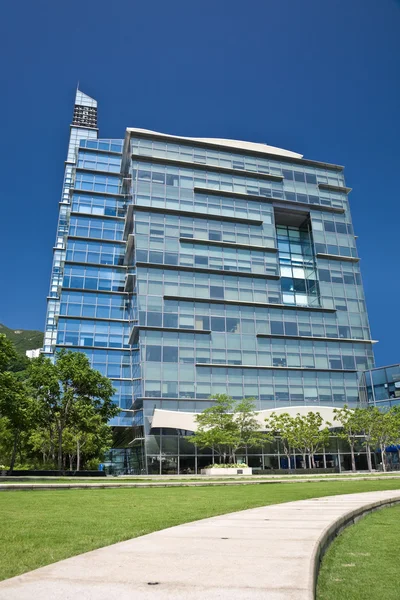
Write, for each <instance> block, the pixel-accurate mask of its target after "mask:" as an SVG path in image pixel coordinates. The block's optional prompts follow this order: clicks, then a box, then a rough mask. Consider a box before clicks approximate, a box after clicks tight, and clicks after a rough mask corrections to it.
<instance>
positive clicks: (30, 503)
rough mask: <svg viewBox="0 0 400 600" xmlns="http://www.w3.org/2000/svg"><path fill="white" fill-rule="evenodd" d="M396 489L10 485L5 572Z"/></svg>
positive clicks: (378, 485)
mask: <svg viewBox="0 0 400 600" xmlns="http://www.w3.org/2000/svg"><path fill="white" fill-rule="evenodd" d="M389 489H400V481H396V480H384V481H373V480H371V481H354V480H351V479H349V480H347V481H340V482H338V481H329V480H327V481H323V482H315V483H314V482H312V483H293V484H292V485H287V484H282V483H277V484H274V485H255V486H247V485H243V486H235V487H231V486H229V487H223V486H221V487H220V486H217V487H201V488H188V487H178V488H143V489H138V488H131V489H108V490H107V489H101V490H54V491H32V492H29V491H28V492H19V491H12V492H3V493H0V515H1V526H0V548H1V552H0V579H5V578H7V577H12V576H13V575H17V574H20V573H23V572H25V571H29V570H31V569H35V568H37V567H41V566H44V565H46V564H49V563H51V562H55V561H57V560H61V559H63V558H67V557H69V556H73V555H75V554H80V553H82V552H86V551H88V550H93V549H94V548H99V547H101V546H106V545H108V544H112V543H115V542H120V541H122V540H126V539H129V538H132V537H136V536H139V535H143V534H145V533H150V532H151V531H155V530H158V529H164V528H165V527H171V526H173V525H178V524H180V523H186V522H188V521H194V520H196V519H202V518H205V517H211V516H213V515H220V514H224V513H228V512H232V511H237V510H244V509H247V508H253V507H256V506H263V505H267V504H274V503H279V502H288V501H291V500H302V499H305V498H313V497H318V496H330V495H335V494H345V493H355V492H367V491H374V490H389ZM393 552H394V551H393ZM364 600H365V598H364ZM385 600H387V599H385Z"/></svg>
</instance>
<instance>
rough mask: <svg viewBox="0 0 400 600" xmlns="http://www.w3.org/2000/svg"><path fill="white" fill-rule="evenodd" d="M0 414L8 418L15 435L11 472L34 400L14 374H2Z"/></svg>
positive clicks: (0, 377)
mask: <svg viewBox="0 0 400 600" xmlns="http://www.w3.org/2000/svg"><path fill="white" fill-rule="evenodd" d="M0 416H1V417H5V418H6V419H7V423H8V426H9V429H10V431H11V433H12V437H13V448H12V453H11V459H10V472H12V471H13V469H14V465H15V459H16V456H17V450H18V444H19V441H20V437H21V433H22V432H23V431H24V430H25V429H27V427H28V426H29V423H30V420H31V418H32V402H31V399H30V398H29V397H28V396H27V392H26V390H25V388H24V386H23V385H22V383H20V382H19V381H18V380H17V379H16V378H15V377H14V375H13V373H1V374H0Z"/></svg>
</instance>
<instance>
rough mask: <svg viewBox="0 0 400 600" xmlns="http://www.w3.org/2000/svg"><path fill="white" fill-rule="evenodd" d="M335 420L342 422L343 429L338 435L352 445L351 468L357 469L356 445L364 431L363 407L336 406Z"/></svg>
mask: <svg viewBox="0 0 400 600" xmlns="http://www.w3.org/2000/svg"><path fill="white" fill-rule="evenodd" d="M333 414H334V415H335V420H336V421H337V422H338V423H339V424H340V426H341V431H339V432H338V433H337V434H336V435H337V437H338V438H340V439H342V440H345V441H346V442H347V443H348V444H349V446H350V453H351V470H352V471H353V473H355V471H356V459H355V446H356V443H357V441H358V439H359V437H360V434H361V433H362V428H363V420H362V417H363V409H362V408H355V409H354V410H351V409H350V408H349V407H348V406H347V404H345V405H344V406H343V408H335V409H334V411H333Z"/></svg>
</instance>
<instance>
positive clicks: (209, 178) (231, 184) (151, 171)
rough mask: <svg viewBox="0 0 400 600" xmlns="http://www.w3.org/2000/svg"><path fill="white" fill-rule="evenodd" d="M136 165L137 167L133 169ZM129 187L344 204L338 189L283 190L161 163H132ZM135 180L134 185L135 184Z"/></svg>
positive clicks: (277, 185)
mask: <svg viewBox="0 0 400 600" xmlns="http://www.w3.org/2000/svg"><path fill="white" fill-rule="evenodd" d="M136 167H137V168H136ZM132 182H133V190H134V191H138V192H139V193H144V192H145V191H148V192H149V191H150V190H152V192H153V193H154V194H155V195H157V196H159V195H160V194H161V195H165V193H166V189H163V188H164V186H166V188H168V187H174V188H177V189H178V188H179V189H184V190H193V189H194V188H195V187H203V188H211V189H213V190H220V191H221V192H224V193H225V194H229V192H235V193H240V194H249V195H252V196H254V195H255V196H261V197H266V198H277V199H282V200H285V199H286V200H289V201H290V202H302V203H307V204H310V205H312V204H316V205H321V206H334V207H338V208H343V207H344V206H345V205H346V196H345V194H343V193H341V192H326V191H322V190H318V189H315V191H314V193H311V194H310V193H309V191H308V189H307V188H306V187H305V186H304V190H302V192H296V191H290V190H289V189H286V190H284V187H283V184H282V183H278V182H275V183H274V182H269V181H260V180H257V179H252V178H250V177H235V176H233V175H225V174H220V173H211V172H206V171H196V170H193V169H184V168H178V167H171V166H163V165H156V164H154V165H149V164H147V163H143V164H141V163H140V162H138V163H133V169H132ZM135 182H137V185H135Z"/></svg>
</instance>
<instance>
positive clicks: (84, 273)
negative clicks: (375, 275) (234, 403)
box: [44, 91, 374, 473]
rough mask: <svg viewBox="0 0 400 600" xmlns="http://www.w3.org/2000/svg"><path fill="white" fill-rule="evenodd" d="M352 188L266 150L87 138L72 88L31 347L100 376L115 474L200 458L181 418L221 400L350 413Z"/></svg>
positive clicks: (259, 457) (369, 354)
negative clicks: (105, 385) (42, 310)
mask: <svg viewBox="0 0 400 600" xmlns="http://www.w3.org/2000/svg"><path fill="white" fill-rule="evenodd" d="M350 191H351V190H350V188H348V187H347V186H346V183H345V180H344V174H343V167H341V166H339V165H333V164H327V163H325V162H319V161H314V160H308V159H305V158H304V157H303V156H302V155H301V154H298V153H296V152H292V151H288V150H283V149H281V148H276V147H272V146H268V145H266V144H260V143H251V142H242V141H235V140H227V139H214V138H210V139H205V138H187V137H180V136H174V135H167V134H163V133H159V132H154V131H148V130H144V129H138V128H127V129H126V132H125V137H124V139H117V140H105V139H99V138H98V129H97V103H96V101H95V100H93V99H92V98H89V97H88V96H86V95H85V94H83V93H82V92H80V91H78V92H77V94H76V100H75V108H74V117H73V122H72V124H71V138H70V143H69V148H68V155H67V161H66V168H65V179H64V184H63V192H62V198H61V202H60V218H59V223H58V230H57V239H56V244H55V247H54V264H53V271H52V277H51V286H50V292H49V298H48V312H47V322H46V333H45V345H44V351H45V353H46V354H48V355H49V356H52V355H53V354H54V352H56V351H57V350H58V349H60V348H65V347H66V348H69V349H71V350H77V351H81V352H85V354H87V356H88V357H89V359H90V361H91V364H92V366H93V367H95V368H96V369H98V370H100V371H101V372H102V373H104V374H105V375H107V376H108V377H110V378H111V379H112V381H113V385H114V387H115V388H116V390H117V391H116V395H115V401H116V402H117V404H118V405H119V406H120V408H121V413H120V415H119V416H118V417H117V418H116V419H114V421H113V422H112V425H113V427H114V431H115V449H114V450H113V451H112V453H111V457H110V460H111V461H112V462H113V463H115V464H117V463H118V464H119V465H120V468H122V469H125V470H132V471H134V472H151V473H160V472H188V471H189V470H190V471H192V472H195V471H196V470H197V469H198V468H199V467H200V466H203V465H205V464H208V463H210V462H211V461H212V456H210V455H209V454H207V453H204V452H202V453H200V451H199V452H197V451H196V450H195V449H194V447H193V445H191V444H190V443H189V442H188V441H187V439H186V436H187V434H188V433H190V430H188V429H184V428H182V427H185V425H184V423H185V420H184V419H183V421H182V417H183V415H182V413H196V412H199V411H201V410H203V409H204V408H205V407H207V406H210V402H212V401H211V400H210V396H212V395H214V394H217V393H228V394H229V395H231V396H232V397H234V398H242V397H244V396H251V397H254V398H255V399H256V404H257V409H258V410H260V411H264V410H268V409H272V408H276V409H282V408H285V409H288V410H291V411H294V412H298V411H299V410H303V409H304V408H305V407H315V408H318V407H331V408H332V407H339V406H342V405H343V404H345V403H347V404H348V405H350V406H354V405H355V404H356V403H357V402H358V399H359V385H360V379H361V376H362V373H363V372H364V371H370V370H371V369H373V367H374V357H373V350H372V344H373V340H372V339H371V334H370V329H369V324H368V316H367V310H366V305H365V298H364V291H363V286H362V281H361V275H360V268H359V257H358V254H357V248H356V237H355V235H354V231H353V225H352V220H351V214H350V209H349V202H348V194H349V192H350ZM155 415H156V417H155ZM153 419H154V423H153ZM186 422H190V418H189V419H187V420H186ZM335 453H336V454H335ZM338 453H339V454H340V450H339V449H338V448H336V449H332V454H331V455H330V456H325V458H324V460H327V461H328V462H334V458H333V455H334V454H335V455H338ZM278 455H279V448H272V447H271V448H270V449H269V451H268V453H266V452H264V453H261V451H260V453H259V454H255V455H254V456H249V457H247V458H248V461H249V463H250V464H251V465H252V466H255V467H268V466H274V465H275V464H276V462H277V460H278V459H277V456H278ZM335 460H340V459H335Z"/></svg>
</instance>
